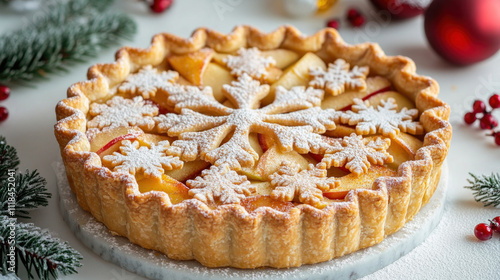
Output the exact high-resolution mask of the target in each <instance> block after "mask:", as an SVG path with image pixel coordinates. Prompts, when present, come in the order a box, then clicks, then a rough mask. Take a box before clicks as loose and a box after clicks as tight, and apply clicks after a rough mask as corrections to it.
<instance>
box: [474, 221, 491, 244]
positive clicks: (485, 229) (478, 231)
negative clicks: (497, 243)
mask: <svg viewBox="0 0 500 280" xmlns="http://www.w3.org/2000/svg"><path fill="white" fill-rule="evenodd" d="M474 235H475V236H476V237H477V239H479V240H482V241H486V240H488V239H491V237H492V236H493V231H492V230H491V227H490V226H489V225H487V224H485V223H482V224H478V225H477V226H476V227H475V228H474Z"/></svg>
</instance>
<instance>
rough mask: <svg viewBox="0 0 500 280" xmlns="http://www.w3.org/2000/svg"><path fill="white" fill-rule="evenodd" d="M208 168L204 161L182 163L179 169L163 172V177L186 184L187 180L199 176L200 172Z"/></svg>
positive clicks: (208, 164) (207, 163)
mask: <svg viewBox="0 0 500 280" xmlns="http://www.w3.org/2000/svg"><path fill="white" fill-rule="evenodd" d="M209 166H210V163H209V162H206V161H204V160H193V161H187V162H184V165H183V166H182V168H181V169H173V170H165V175H168V176H169V177H172V178H173V179H175V180H177V181H179V182H186V181H187V180H189V179H194V178H196V176H198V175H200V174H201V171H203V170H204V169H206V168H208V167H209Z"/></svg>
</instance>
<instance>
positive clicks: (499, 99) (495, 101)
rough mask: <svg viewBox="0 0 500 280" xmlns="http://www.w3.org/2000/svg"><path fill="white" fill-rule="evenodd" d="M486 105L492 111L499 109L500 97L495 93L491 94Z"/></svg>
mask: <svg viewBox="0 0 500 280" xmlns="http://www.w3.org/2000/svg"><path fill="white" fill-rule="evenodd" d="M488 103H490V106H491V108H493V109H496V108H500V95H498V94H496V93H495V94H493V95H492V96H491V97H490V99H489V100H488Z"/></svg>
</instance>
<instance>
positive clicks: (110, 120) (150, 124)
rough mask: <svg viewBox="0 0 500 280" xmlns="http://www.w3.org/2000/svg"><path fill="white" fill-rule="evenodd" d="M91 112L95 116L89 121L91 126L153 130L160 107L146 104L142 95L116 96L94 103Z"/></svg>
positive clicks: (88, 124) (88, 125)
mask: <svg viewBox="0 0 500 280" xmlns="http://www.w3.org/2000/svg"><path fill="white" fill-rule="evenodd" d="M89 114H90V115H91V116H93V118H92V119H91V120H90V121H88V122H87V127H89V128H99V129H103V128H105V127H109V128H113V127H119V126H138V127H140V128H142V129H143V130H145V131H151V130H152V129H153V128H154V126H155V121H154V120H153V116H156V115H158V107H156V106H153V105H150V104H146V103H145V102H144V99H143V98H142V97H141V96H136V97H134V98H133V99H125V98H123V97H121V96H115V97H113V98H112V99H110V100H108V101H107V102H106V104H99V103H92V104H91V105H90V110H89Z"/></svg>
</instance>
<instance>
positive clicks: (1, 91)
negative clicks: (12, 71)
mask: <svg viewBox="0 0 500 280" xmlns="http://www.w3.org/2000/svg"><path fill="white" fill-rule="evenodd" d="M9 95H10V88H9V87H8V86H4V85H0V101H1V100H5V99H7V98H9Z"/></svg>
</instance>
